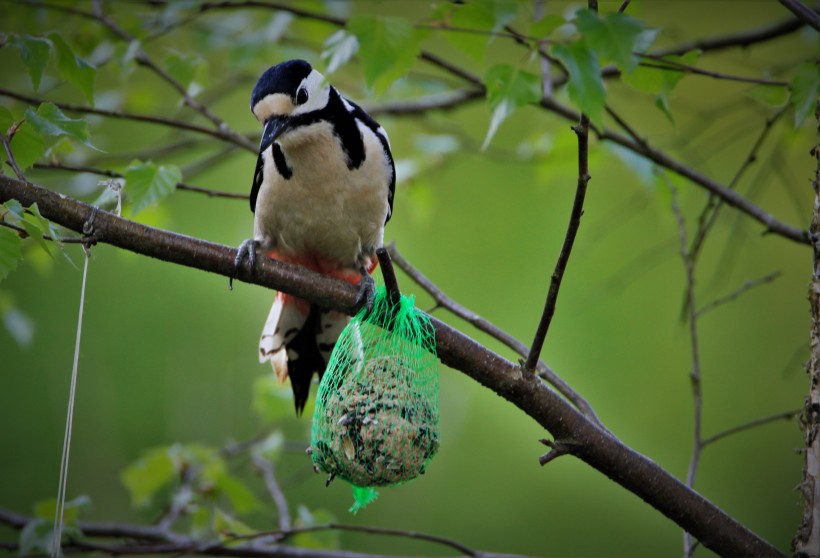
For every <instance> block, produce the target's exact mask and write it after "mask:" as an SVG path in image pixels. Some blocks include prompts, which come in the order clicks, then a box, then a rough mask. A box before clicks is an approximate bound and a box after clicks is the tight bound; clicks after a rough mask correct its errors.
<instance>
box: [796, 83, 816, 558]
mask: <svg viewBox="0 0 820 558" xmlns="http://www.w3.org/2000/svg"><path fill="white" fill-rule="evenodd" d="M814 115H815V117H816V119H817V139H818V142H817V144H816V145H815V146H814V149H812V155H813V156H814V158H815V159H816V163H817V166H816V171H815V176H814V181H813V183H812V186H813V187H814V193H815V198H814V211H813V214H812V221H811V226H810V227H809V234H810V236H811V242H812V256H813V261H812V273H811V281H810V283H809V313H810V316H811V327H810V329H809V340H810V350H811V354H810V356H809V366H808V372H809V394H808V396H807V397H806V406H805V409H804V411H803V416H802V417H801V418H802V426H803V431H804V432H805V435H806V462H805V465H804V466H803V482H802V483H801V485H800V488H801V492H802V494H803V499H804V500H803V519H802V521H801V524H800V528H799V529H798V532H797V536H795V538H794V540H793V541H792V550H794V555H795V557H797V558H817V557H818V556H820V98H819V99H817V100H816V104H815V114H814Z"/></svg>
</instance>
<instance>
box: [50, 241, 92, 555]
mask: <svg viewBox="0 0 820 558" xmlns="http://www.w3.org/2000/svg"><path fill="white" fill-rule="evenodd" d="M83 253H84V254H85V263H84V265H83V286H82V288H81V289H80V315H79V317H78V318H77V339H76V341H75V343H74V366H73V367H72V370H71V388H70V390H69V392H68V413H67V416H66V421H65V437H64V438H63V455H62V458H61V460H60V482H59V485H58V487H57V509H56V512H55V514H54V532H53V533H52V537H53V538H52V541H51V542H52V545H51V558H59V556H61V555H62V552H61V547H60V545H61V542H62V540H61V539H62V535H63V510H64V509H65V492H66V481H67V478H68V456H69V453H70V452H71V430H72V426H73V424H74V396H75V393H76V390H77V370H78V368H79V363H80V336H81V335H82V331H83V308H84V307H85V284H86V279H87V278H88V260H89V256H90V254H91V250H90V249H89V248H88V247H87V246H85V245H83Z"/></svg>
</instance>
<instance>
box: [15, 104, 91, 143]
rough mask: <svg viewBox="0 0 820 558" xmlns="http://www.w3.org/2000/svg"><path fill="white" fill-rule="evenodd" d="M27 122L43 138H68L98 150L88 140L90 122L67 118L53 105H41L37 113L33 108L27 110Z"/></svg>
mask: <svg viewBox="0 0 820 558" xmlns="http://www.w3.org/2000/svg"><path fill="white" fill-rule="evenodd" d="M26 121H27V122H28V123H29V124H31V126H32V128H34V131H35V132H37V133H38V134H40V135H41V136H68V137H71V138H74V139H78V140H80V141H81V142H83V143H84V144H85V145H87V146H88V147H91V148H93V149H97V148H96V147H94V146H93V145H92V144H91V142H90V141H89V139H88V138H89V135H88V122H86V121H85V120H75V119H73V118H69V117H67V116H66V115H65V114H63V112H62V111H61V110H60V109H59V108H57V107H56V106H55V105H53V104H52V103H43V104H41V105H40V106H39V107H37V112H35V111H33V110H32V109H31V107H29V108H27V109H26Z"/></svg>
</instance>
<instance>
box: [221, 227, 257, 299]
mask: <svg viewBox="0 0 820 558" xmlns="http://www.w3.org/2000/svg"><path fill="white" fill-rule="evenodd" d="M258 246H259V242H258V241H257V240H254V239H253V238H248V239H247V240H243V241H242V244H240V245H239V248H238V249H237V250H236V258H234V260H233V273H231V276H230V278H229V279H228V289H229V290H233V280H234V279H236V277H237V275H239V267H240V266H241V265H242V260H244V259H245V257H246V256H247V258H248V263H250V265H251V273H253V270H254V269H256V248H257V247H258Z"/></svg>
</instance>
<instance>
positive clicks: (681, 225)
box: [669, 184, 703, 558]
mask: <svg viewBox="0 0 820 558" xmlns="http://www.w3.org/2000/svg"><path fill="white" fill-rule="evenodd" d="M669 189H670V190H671V192H672V212H673V213H674V214H675V220H676V221H677V224H678V237H679V242H680V257H681V260H683V266H684V270H685V275H686V309H685V311H686V317H687V323H688V324H689V346H690V348H691V352H692V369H691V371H690V372H689V380H690V382H691V384H692V403H693V406H694V420H693V429H694V435H693V443H692V456H691V458H690V460H689V470H688V471H687V473H686V485H687V486H689V487H690V488H694V486H695V475H696V474H697V470H698V463H699V462H700V454H701V451H702V450H703V441H702V436H701V432H702V429H703V428H702V423H703V392H702V391H701V375H700V343H699V342H698V316H697V311H696V310H695V258H694V256H693V255H692V253H691V252H690V251H689V248H688V244H689V241H688V240H687V238H686V223H685V222H684V220H683V214H682V213H681V210H680V206H679V205H678V192H677V190H676V189H675V187H674V186H673V185H671V184H670V185H669ZM695 548H696V543H695V541H694V540H693V539H692V536H691V535H690V534H689V533H688V532H687V531H684V532H683V555H684V558H690V557H691V556H692V554H693V553H694V551H695Z"/></svg>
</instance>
